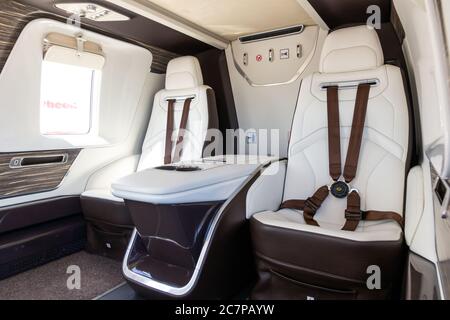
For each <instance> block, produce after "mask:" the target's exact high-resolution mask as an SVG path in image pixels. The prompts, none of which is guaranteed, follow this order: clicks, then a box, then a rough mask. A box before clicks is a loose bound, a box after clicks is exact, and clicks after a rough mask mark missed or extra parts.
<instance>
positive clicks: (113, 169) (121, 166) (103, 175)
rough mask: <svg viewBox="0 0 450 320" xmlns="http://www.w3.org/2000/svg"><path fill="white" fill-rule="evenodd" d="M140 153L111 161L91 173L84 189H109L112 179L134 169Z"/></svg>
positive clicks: (127, 173) (129, 172)
mask: <svg viewBox="0 0 450 320" xmlns="http://www.w3.org/2000/svg"><path fill="white" fill-rule="evenodd" d="M139 158H140V155H138V154H136V155H131V156H128V157H125V158H122V159H119V160H117V161H114V162H111V163H109V164H108V165H106V166H104V167H103V168H101V169H100V170H98V171H96V172H95V173H93V174H92V175H91V176H90V177H89V180H88V183H87V185H86V190H94V189H108V190H109V189H110V188H111V184H112V182H113V181H114V180H117V179H119V178H122V177H124V176H126V175H129V174H131V173H133V172H135V171H136V168H137V165H138V162H139Z"/></svg>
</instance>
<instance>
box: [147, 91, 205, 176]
mask: <svg viewBox="0 0 450 320" xmlns="http://www.w3.org/2000/svg"><path fill="white" fill-rule="evenodd" d="M207 90H211V88H209V87H207V86H203V85H202V86H199V87H195V88H190V89H180V90H161V91H160V92H158V93H157V94H156V96H155V101H154V104H153V110H152V116H151V118H150V123H149V126H148V131H147V134H146V136H145V140H144V144H143V146H142V155H141V159H140V161H139V165H138V171H141V170H144V169H147V168H151V167H156V166H159V165H162V164H164V150H165V145H166V143H165V139H166V123H167V107H168V102H167V99H168V98H171V97H172V98H173V97H177V96H188V95H195V99H194V100H192V102H191V107H190V112H189V117H188V122H187V126H186V131H185V135H184V140H183V153H182V154H181V159H180V160H181V161H187V160H192V159H201V158H202V155H203V154H202V153H203V145H204V142H205V139H206V134H207V130H208V126H209V114H208V97H207ZM183 104H184V101H178V102H176V104H175V112H174V119H175V120H174V128H175V130H174V132H173V135H172V141H174V143H173V149H172V152H173V153H174V152H175V147H176V144H175V141H176V139H177V136H178V128H179V125H180V120H181V115H182V112H183Z"/></svg>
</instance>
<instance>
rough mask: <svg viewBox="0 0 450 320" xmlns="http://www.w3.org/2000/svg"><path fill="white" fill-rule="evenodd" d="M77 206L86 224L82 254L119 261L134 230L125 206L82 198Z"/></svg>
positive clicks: (97, 199) (108, 201) (112, 201)
mask: <svg viewBox="0 0 450 320" xmlns="http://www.w3.org/2000/svg"><path fill="white" fill-rule="evenodd" d="M81 206H82V209H83V214H84V217H85V219H86V221H87V243H86V250H87V251H88V252H90V253H93V254H98V255H102V256H106V257H109V258H112V259H116V260H122V259H123V257H124V255H125V251H126V249H127V246H128V241H129V239H130V237H131V233H132V231H133V228H134V225H133V222H132V220H131V216H130V213H129V211H128V209H127V207H126V206H125V203H124V202H123V201H114V200H113V198H112V199H111V200H109V199H108V198H106V197H103V198H94V197H90V196H86V195H82V196H81Z"/></svg>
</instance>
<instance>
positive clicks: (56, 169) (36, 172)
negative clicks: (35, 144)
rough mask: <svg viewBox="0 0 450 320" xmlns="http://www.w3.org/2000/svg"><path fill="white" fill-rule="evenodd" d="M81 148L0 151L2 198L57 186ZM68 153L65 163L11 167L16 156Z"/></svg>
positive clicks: (0, 197) (42, 190)
mask: <svg viewBox="0 0 450 320" xmlns="http://www.w3.org/2000/svg"><path fill="white" fill-rule="evenodd" d="M80 151H81V149H71V150H52V151H34V152H20V153H0V199H2V198H9V197H15V196H19V195H25V194H30V193H37V192H44V191H50V190H53V189H55V188H57V187H58V186H59V185H60V184H61V182H62V180H63V179H64V177H65V175H66V174H67V172H68V171H69V169H70V167H71V166H72V164H73V162H74V161H75V159H76V158H77V156H78V154H79V153H80ZM61 154H67V155H68V157H67V161H66V162H64V163H54V164H43V165H35V166H27V167H20V168H11V167H10V162H11V159H12V158H15V157H36V156H50V155H61Z"/></svg>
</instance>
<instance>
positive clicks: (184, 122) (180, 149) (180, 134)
mask: <svg viewBox="0 0 450 320" xmlns="http://www.w3.org/2000/svg"><path fill="white" fill-rule="evenodd" d="M192 99H193V98H189V99H186V100H185V101H184V105H183V113H182V114H181V121H180V128H179V129H178V138H177V144H176V145H175V155H174V159H173V162H178V161H180V159H181V154H182V153H183V140H184V134H185V131H186V127H187V122H188V118H189V109H190V108H191V102H192Z"/></svg>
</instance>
